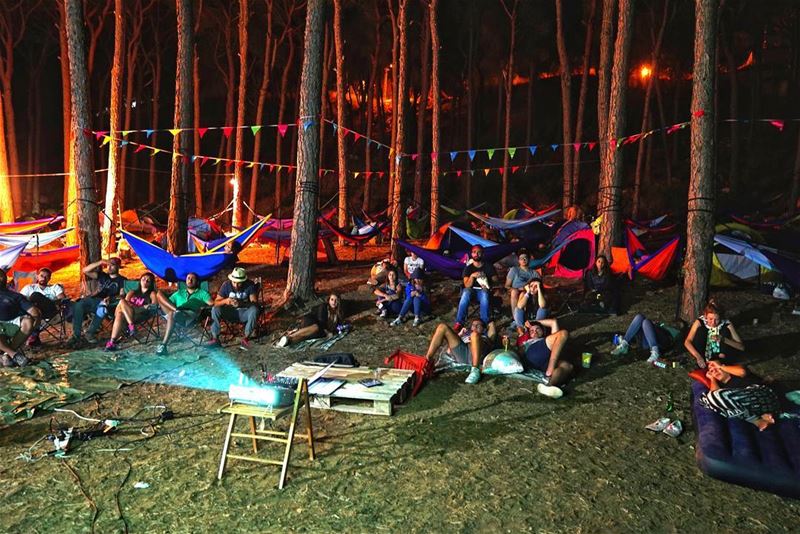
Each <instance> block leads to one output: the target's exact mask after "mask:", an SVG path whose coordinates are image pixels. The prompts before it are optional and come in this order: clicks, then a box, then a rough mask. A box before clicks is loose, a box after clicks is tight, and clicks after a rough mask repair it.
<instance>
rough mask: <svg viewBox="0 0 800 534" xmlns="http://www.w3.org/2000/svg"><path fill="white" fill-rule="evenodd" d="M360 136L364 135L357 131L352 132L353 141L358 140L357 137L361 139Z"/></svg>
mask: <svg viewBox="0 0 800 534" xmlns="http://www.w3.org/2000/svg"><path fill="white" fill-rule="evenodd" d="M362 137H364V136H363V135H361V134H360V133H358V132H353V140H354V141H358V140H359V139H361V138H362Z"/></svg>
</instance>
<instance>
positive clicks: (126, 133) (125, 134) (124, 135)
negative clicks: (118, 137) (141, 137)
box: [122, 130, 133, 137]
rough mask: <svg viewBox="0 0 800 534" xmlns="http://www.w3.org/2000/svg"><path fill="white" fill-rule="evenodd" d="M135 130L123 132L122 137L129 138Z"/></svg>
mask: <svg viewBox="0 0 800 534" xmlns="http://www.w3.org/2000/svg"><path fill="white" fill-rule="evenodd" d="M132 131H133V130H122V137H128V134H129V133H131V132H132Z"/></svg>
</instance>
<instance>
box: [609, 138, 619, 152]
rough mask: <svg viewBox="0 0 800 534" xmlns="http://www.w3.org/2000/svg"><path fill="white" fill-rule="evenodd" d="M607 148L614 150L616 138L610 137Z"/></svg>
mask: <svg viewBox="0 0 800 534" xmlns="http://www.w3.org/2000/svg"><path fill="white" fill-rule="evenodd" d="M608 148H610V149H611V151H612V152H613V151H614V150H616V148H617V140H616V139H612V140H611V141H609V142H608Z"/></svg>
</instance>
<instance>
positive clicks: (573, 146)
mask: <svg viewBox="0 0 800 534" xmlns="http://www.w3.org/2000/svg"><path fill="white" fill-rule="evenodd" d="M572 148H574V149H575V152H577V151H579V150H580V149H581V144H580V143H572Z"/></svg>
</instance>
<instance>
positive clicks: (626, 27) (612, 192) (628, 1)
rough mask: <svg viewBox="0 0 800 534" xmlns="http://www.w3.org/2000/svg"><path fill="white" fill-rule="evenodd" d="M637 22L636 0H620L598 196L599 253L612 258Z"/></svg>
mask: <svg viewBox="0 0 800 534" xmlns="http://www.w3.org/2000/svg"><path fill="white" fill-rule="evenodd" d="M632 25H633V0H619V17H618V21H617V38H616V41H615V43H614V65H613V68H612V71H611V95H610V99H609V103H608V130H607V133H606V135H605V136H604V138H603V139H602V140H601V141H605V143H606V145H607V150H606V151H605V152H604V154H603V159H602V167H603V173H602V175H601V181H600V187H599V188H598V192H597V198H598V204H599V205H600V215H601V216H602V217H603V219H602V224H601V226H600V243H599V247H598V248H599V250H598V253H600V254H605V256H606V257H607V258H611V257H612V255H611V247H612V246H618V245H621V244H622V214H621V212H620V210H621V205H620V202H621V196H622V195H621V190H622V152H621V151H620V150H619V149H618V147H617V139H619V138H620V136H622V133H623V132H624V131H625V96H626V91H627V85H628V56H629V53H630V45H631V33H632V32H631V27H632Z"/></svg>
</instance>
